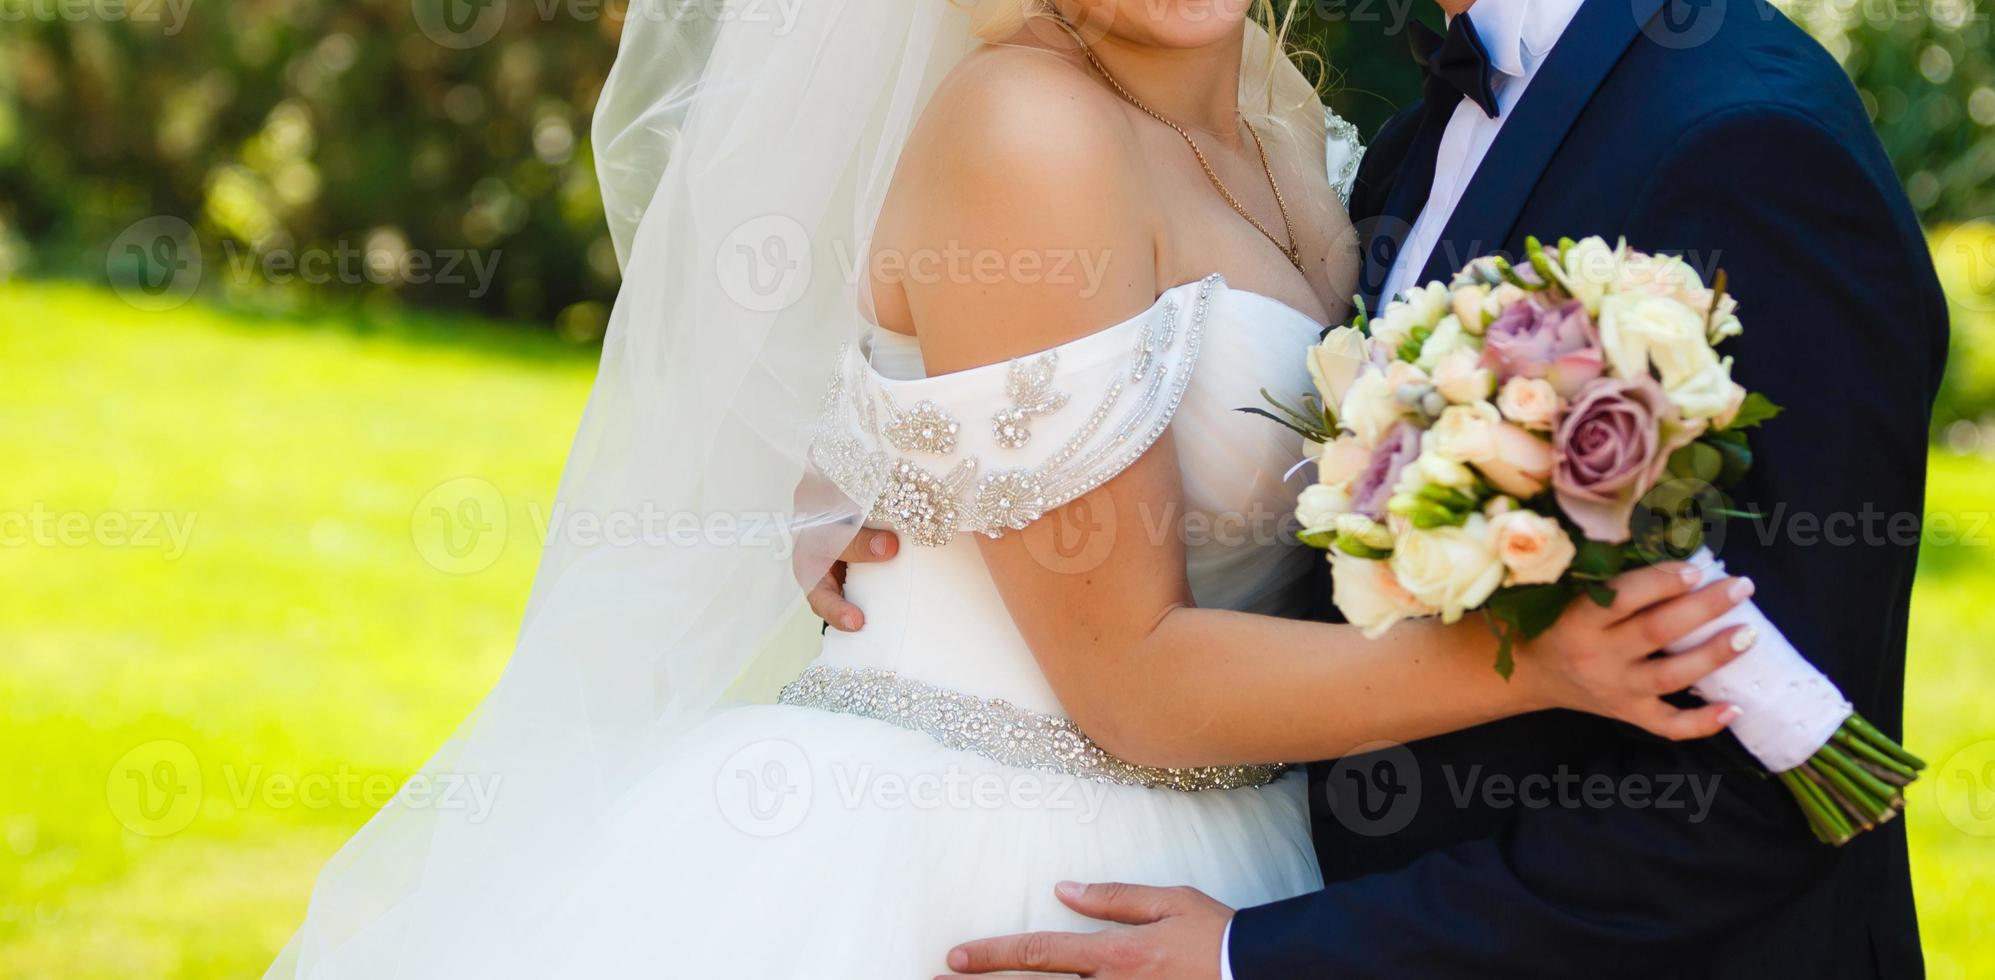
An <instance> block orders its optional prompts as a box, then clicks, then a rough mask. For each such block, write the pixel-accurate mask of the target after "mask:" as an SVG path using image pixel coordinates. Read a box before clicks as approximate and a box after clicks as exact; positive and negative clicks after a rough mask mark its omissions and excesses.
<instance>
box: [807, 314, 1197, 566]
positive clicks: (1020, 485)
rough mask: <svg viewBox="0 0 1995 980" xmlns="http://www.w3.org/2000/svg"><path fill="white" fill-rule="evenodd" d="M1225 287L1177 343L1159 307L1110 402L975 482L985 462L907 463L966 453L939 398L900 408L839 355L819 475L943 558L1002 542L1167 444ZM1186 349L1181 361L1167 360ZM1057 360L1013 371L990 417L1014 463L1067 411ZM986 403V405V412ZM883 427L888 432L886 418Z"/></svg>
mask: <svg viewBox="0 0 1995 980" xmlns="http://www.w3.org/2000/svg"><path fill="white" fill-rule="evenodd" d="M1222 281H1223V280H1221V279H1220V277H1219V276H1216V275H1214V276H1210V277H1207V278H1206V279H1205V280H1204V281H1203V282H1200V283H1199V284H1198V289H1197V291H1196V293H1195V294H1194V297H1195V298H1194V299H1193V300H1192V309H1191V316H1190V317H1189V319H1188V321H1187V322H1186V323H1185V324H1184V330H1183V332H1182V335H1180V332H1179V329H1178V328H1179V323H1178V320H1179V316H1180V314H1181V312H1182V311H1181V309H1180V307H1179V306H1178V304H1177V302H1176V301H1175V300H1174V299H1167V300H1165V301H1163V302H1161V303H1159V304H1158V307H1157V308H1156V309H1155V310H1152V311H1151V313H1150V314H1149V315H1148V316H1146V318H1145V319H1144V320H1143V321H1142V322H1141V323H1139V324H1137V325H1136V330H1135V334H1136V337H1135V343H1134V344H1133V345H1132V349H1131V350H1130V352H1129V354H1128V361H1127V362H1126V363H1127V369H1126V370H1118V371H1117V372H1116V373H1115V374H1113V375H1111V376H1109V377H1108V378H1107V379H1105V383H1102V384H1100V390H1101V396H1100V400H1099V401H1098V402H1096V404H1095V407H1094V409H1093V410H1092V411H1091V412H1090V413H1089V414H1088V417H1087V418H1086V419H1084V420H1082V421H1081V423H1080V426H1079V428H1078V429H1075V430H1074V432H1073V434H1072V435H1071V436H1069V437H1068V438H1067V439H1066V441H1064V442H1062V443H1061V444H1060V445H1059V446H1057V447H1054V448H1052V449H1050V450H1041V451H1040V453H1041V454H1040V456H1039V458H1036V459H1034V460H1033V461H1032V462H1033V463H1034V465H1031V466H1017V465H1011V466H1007V467H1005V468H1002V469H994V471H993V472H991V473H990V474H989V475H987V476H984V477H983V478H981V479H979V478H978V475H977V474H978V472H979V470H980V469H981V463H980V460H979V459H978V457H977V456H975V455H968V456H964V457H963V458H961V459H959V460H957V462H956V464H955V466H954V467H953V468H951V469H950V470H949V471H948V472H947V473H944V474H939V475H938V474H937V473H935V472H934V471H932V470H930V469H929V468H927V467H926V466H923V465H922V464H920V463H917V462H914V461H912V460H910V459H908V458H907V457H905V456H896V455H893V454H892V453H889V452H887V451H886V450H885V449H884V448H882V446H883V444H884V446H886V447H891V448H892V449H893V450H895V451H896V452H899V453H925V454H930V455H937V456H950V455H952V454H954V453H955V452H956V451H957V450H958V449H959V448H960V447H961V437H962V429H961V427H960V426H959V425H958V424H957V421H956V416H955V415H953V414H952V413H951V412H950V411H949V410H948V409H947V408H945V407H944V406H943V405H941V404H939V403H938V402H937V401H935V400H933V399H923V400H921V401H919V402H916V403H915V405H914V407H913V408H912V409H911V410H905V411H904V410H902V409H901V408H900V406H898V405H896V404H894V402H893V399H892V397H891V396H890V395H889V394H888V392H887V391H886V389H885V387H884V386H882V385H880V384H878V383H877V382H872V381H869V380H867V379H866V378H865V377H864V375H863V372H861V371H859V370H857V369H855V368H854V367H853V365H852V364H851V363H850V362H849V360H848V358H847V357H846V356H844V355H843V354H841V356H840V358H839V360H840V364H841V367H840V369H839V370H838V371H837V372H836V373H835V374H834V375H833V377H832V383H831V387H830V389H829V390H828V391H826V393H825V415H824V422H823V426H822V431H821V432H820V434H819V436H818V438H817V439H816V440H815V441H814V442H813V443H812V445H811V455H812V459H813V461H814V462H815V463H816V464H817V467H818V469H820V470H822V471H823V472H824V474H825V475H826V476H827V477H829V478H830V479H831V481H832V482H833V483H835V484H837V485H838V487H839V488H840V489H841V490H842V491H843V492H844V493H845V495H846V496H847V497H849V498H851V499H853V500H855V501H859V502H861V503H862V504H863V503H865V502H867V501H871V502H872V510H871V512H870V513H869V520H871V521H872V522H874V523H877V524H885V525H887V526H890V527H892V528H893V529H894V530H896V531H898V532H899V533H900V534H901V535H902V536H903V537H905V538H907V539H908V540H909V541H911V542H913V543H914V544H917V545H920V546H923V547H930V548H939V547H943V546H945V545H947V544H949V542H950V541H951V540H953V539H954V538H955V536H956V535H958V534H963V533H968V532H976V533H981V534H984V535H986V536H989V537H993V538H995V537H1000V536H1002V535H1003V534H1005V533H1006V532H1008V531H1017V530H1022V529H1024V528H1025V527H1026V526H1027V525H1029V524H1031V523H1032V522H1033V521H1036V520H1038V519H1039V518H1040V517H1042V516H1044V515H1045V514H1046V512H1047V511H1049V510H1052V509H1053V508H1056V507H1058V506H1060V505H1061V504H1064V503H1066V502H1068V501H1070V500H1073V499H1074V498H1076V497H1079V496H1081V495H1082V494H1085V493H1087V492H1089V491H1091V490H1093V489H1095V488H1096V487H1099V486H1101V485H1102V484H1103V483H1106V482H1108V480H1109V479H1110V478H1111V477H1113V476H1115V474H1117V473H1120V472H1122V471H1123V470H1124V469H1127V468H1128V467H1129V465H1130V464H1131V463H1134V462H1135V461H1136V459H1137V457H1139V456H1141V455H1143V453H1144V452H1146V451H1148V450H1149V448H1150V446H1151V445H1153V444H1154V443H1155V442H1156V441H1157V440H1158V439H1159V438H1161V437H1162V436H1163V434H1164V430H1165V429H1167V428H1168V427H1169V426H1170V424H1171V418H1172V417H1173V416H1174V415H1175V414H1176V413H1177V409H1178V405H1179V403H1180V402H1181V401H1183V399H1184V394H1185V388H1186V387H1187V386H1188V385H1189V384H1190V383H1191V375H1192V369H1193V367H1194V366H1195V365H1196V364H1197V362H1198V351H1199V342H1200V338H1201V335H1202V332H1203V329H1204V325H1205V319H1206V313H1207V308H1208V304H1209V303H1210V301H1211V297H1212V291H1213V290H1214V289H1215V288H1217V287H1218V286H1219V285H1220V283H1221V282H1222ZM1174 344H1176V345H1179V349H1178V350H1177V351H1176V354H1177V356H1176V357H1173V358H1167V357H1166V356H1165V355H1166V353H1167V352H1170V351H1171V350H1172V347H1173V345H1174ZM1058 368H1059V355H1058V353H1057V352H1056V351H1048V352H1047V353H1045V354H1041V355H1039V356H1037V357H1033V358H1030V359H1019V360H1014V361H1012V362H1011V363H1010V365H1009V366H1008V367H1007V368H1006V371H1005V386H1004V393H1005V398H1006V401H1007V402H1009V404H1008V405H1007V406H1006V407H1005V408H1001V409H999V410H997V412H996V413H995V415H994V416H993V418H992V421H991V426H992V439H993V441H994V442H995V443H996V445H997V447H998V448H999V449H1000V450H1003V451H1006V452H1015V451H1018V450H1022V449H1024V448H1025V447H1026V446H1027V445H1028V444H1030V443H1031V442H1032V428H1031V423H1032V422H1033V420H1034V419H1041V418H1045V417H1047V416H1050V415H1052V414H1054V413H1056V412H1059V411H1061V410H1062V409H1064V408H1066V406H1067V402H1068V401H1069V398H1068V395H1067V393H1066V392H1064V391H1059V390H1056V389H1055V388H1054V386H1053V383H1054V380H1055V376H1056V375H1057V373H1058ZM986 404H988V402H986ZM883 416H884V421H882V417H883Z"/></svg>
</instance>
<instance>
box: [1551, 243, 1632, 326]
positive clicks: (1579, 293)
mask: <svg viewBox="0 0 1995 980" xmlns="http://www.w3.org/2000/svg"><path fill="white" fill-rule="evenodd" d="M1559 266H1560V270H1559V271H1561V272H1563V273H1565V279H1566V281H1565V285H1566V288H1567V289H1568V290H1570V291H1571V292H1572V298H1573V299H1576V300H1579V301H1580V302H1582V303H1585V304H1586V311H1587V312H1588V313H1596V314H1597V313H1599V312H1600V303H1601V301H1602V299H1603V298H1604V297H1605V296H1606V295H1607V291H1608V290H1609V289H1610V288H1611V287H1613V285H1614V283H1615V281H1616V280H1618V279H1619V278H1620V275H1621V256H1620V254H1619V253H1618V252H1617V251H1616V250H1615V249H1613V248H1610V247H1608V245H1607V242H1606V241H1605V240H1604V239H1601V238H1600V237H1599V236H1594V237H1592V238H1586V239H1582V240H1581V241H1578V242H1574V243H1573V246H1572V247H1571V248H1568V249H1566V250H1565V251H1564V252H1562V253H1560V255H1559Z"/></svg>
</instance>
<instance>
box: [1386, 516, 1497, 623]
mask: <svg viewBox="0 0 1995 980" xmlns="http://www.w3.org/2000/svg"><path fill="white" fill-rule="evenodd" d="M1390 560H1391V564H1392V573H1393V576H1394V577H1395V578H1396V579H1398V581H1399V584H1400V586H1401V587H1403V588H1404V589H1405V590H1406V591H1407V592H1408V593H1410V594H1411V595H1412V596H1413V598H1415V599H1417V600H1419V601H1420V602H1421V603H1422V604H1424V605H1428V606H1432V607H1434V608H1436V609H1439V610H1440V611H1441V618H1442V619H1443V620H1445V621H1447V622H1450V623H1452V622H1455V621H1456V620H1459V619H1461V618H1462V614H1463V613H1465V612H1467V611H1469V610H1470V609H1474V608H1476V607H1477V606H1480V605H1482V604H1483V603H1484V602H1485V601H1487V600H1488V599H1489V595H1490V593H1492V592H1495V591H1496V589H1497V587H1498V586H1500V585H1502V584H1503V576H1504V566H1503V561H1502V559H1501V558H1499V557H1498V556H1497V554H1496V548H1495V541H1494V537H1493V535H1491V534H1490V529H1489V519H1488V518H1486V517H1483V516H1482V515H1481V514H1472V515H1470V516H1469V519H1468V521H1467V522H1466V523H1464V524H1463V525H1462V526H1461V527H1437V528H1430V529H1427V530H1420V529H1415V530H1412V531H1408V532H1407V533H1405V534H1403V535H1400V538H1399V545H1398V547H1397V548H1395V549H1394V550H1393V553H1392V558H1391V559H1390Z"/></svg>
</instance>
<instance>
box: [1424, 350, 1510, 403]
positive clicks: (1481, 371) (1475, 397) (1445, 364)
mask: <svg viewBox="0 0 1995 980" xmlns="http://www.w3.org/2000/svg"><path fill="white" fill-rule="evenodd" d="M1434 389H1435V390H1436V391H1439V392H1440V393H1441V397H1442V398H1446V399H1447V400H1449V401H1451V402H1454V403H1455V404H1457V405H1466V404H1469V403H1470V402H1479V401H1482V400H1483V399H1486V398H1488V397H1489V394H1490V392H1492V391H1494V390H1495V389H1496V375H1495V374H1494V373H1493V372H1491V371H1490V370H1489V369H1488V368H1486V367H1483V366H1482V355H1481V354H1480V353H1478V352H1477V351H1475V350H1472V349H1470V350H1458V351H1455V352H1454V353H1451V354H1449V355H1448V356H1446V357H1444V358H1441V361H1440V363H1438V364H1436V365H1434Z"/></svg>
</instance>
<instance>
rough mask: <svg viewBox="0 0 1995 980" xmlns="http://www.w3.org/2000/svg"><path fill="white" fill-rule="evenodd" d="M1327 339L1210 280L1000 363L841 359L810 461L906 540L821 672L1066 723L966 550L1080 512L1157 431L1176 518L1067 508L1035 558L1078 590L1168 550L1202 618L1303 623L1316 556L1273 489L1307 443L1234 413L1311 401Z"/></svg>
mask: <svg viewBox="0 0 1995 980" xmlns="http://www.w3.org/2000/svg"><path fill="white" fill-rule="evenodd" d="M1318 329H1319V328H1318V326H1317V325H1316V324H1315V323H1314V322H1312V321H1311V320H1310V319H1309V318H1308V317H1305V316H1303V315H1302V314H1300V313H1298V312H1296V311H1295V310H1293V309H1291V308H1290V307H1288V306H1285V305H1283V304H1281V303H1279V302H1276V301H1274V300H1272V299H1268V298H1266V297H1263V296H1260V295H1258V294H1255V293H1249V292H1243V291H1239V290H1233V289H1229V288H1228V287H1227V286H1226V284H1225V283H1224V282H1223V281H1222V280H1220V279H1219V278H1218V277H1217V276H1214V277H1212V278H1210V279H1207V280H1204V281H1202V282H1197V283H1190V284H1187V285H1184V286H1179V287H1177V288H1175V289H1171V290H1169V291H1167V292H1165V293H1164V295H1163V296H1161V297H1160V298H1159V299H1158V300H1157V303H1156V305H1155V306H1153V307H1152V308H1151V309H1149V310H1148V311H1146V312H1144V313H1143V314H1141V315H1139V316H1137V317H1135V318H1132V319H1130V320H1128V321H1126V322H1124V323H1121V324H1117V325H1115V326H1112V327H1109V328H1107V329H1105V330H1102V331H1099V332H1097V333H1094V334H1091V335H1088V336H1086V337H1083V338H1081V339H1079V340H1075V341H1073V342H1071V343H1068V344H1064V345H1062V346H1060V347H1058V348H1055V349H1053V350H1049V351H1045V352H1041V353H1038V354H1034V355H1030V356H1027V357H1022V358H1018V359H1016V360H1013V361H1011V362H1010V363H1008V364H993V365H987V366H985V367H981V368H976V369H972V370H968V371H962V372H957V373H954V374H948V375H942V376H936V377H920V376H899V377H895V376H890V374H902V375H905V374H908V373H910V372H909V368H908V367H907V366H908V365H911V364H914V363H918V359H917V357H916V356H915V355H913V354H912V353H911V352H910V351H909V350H908V348H909V347H911V346H912V341H911V340H907V339H905V338H898V337H880V336H875V337H874V338H872V339H871V341H870V342H869V343H868V344H862V345H858V346H855V347H854V348H852V349H851V350H850V351H848V352H847V354H846V356H845V357H844V359H843V363H842V364H841V365H840V368H839V370H838V376H837V380H836V381H835V383H834V385H833V386H832V391H831V394H830V396H829V398H828V402H827V417H826V420H825V427H824V430H823V433H822V434H821V436H820V437H819V439H818V440H817V442H816V444H815V445H814V447H813V457H814V459H815V461H816V463H817V465H818V467H819V468H820V469H821V470H823V471H824V472H825V473H826V474H827V475H829V476H830V477H831V478H832V479H833V480H834V481H835V482H837V483H838V484H839V485H840V487H841V488H843V489H844V490H845V492H846V493H847V494H848V495H849V496H851V497H852V498H854V499H855V500H860V501H873V502H874V503H873V505H872V509H871V518H870V520H869V523H870V524H872V525H874V526H879V527H891V528H893V529H895V530H896V531H898V532H899V533H900V535H901V538H902V542H903V547H902V549H901V552H900V554H899V555H898V556H896V557H895V558H894V559H893V560H892V561H888V562H884V563H880V564H873V565H863V566H854V567H853V568H851V569H850V571H849V572H848V577H847V580H846V590H847V594H848V595H849V596H850V597H851V598H852V600H853V601H854V602H856V603H857V604H858V605H859V606H860V608H862V609H864V610H865V611H866V625H865V628H864V629H863V630H861V631H859V632H857V633H839V632H837V631H833V632H831V633H830V634H829V635H828V636H827V637H826V639H825V644H824V650H823V653H822V654H821V655H820V657H819V659H818V661H817V665H818V666H820V667H835V668H846V669H854V670H861V669H863V670H869V671H891V672H894V673H895V674H896V675H897V676H899V677H902V678H906V679H909V680H911V681H914V682H917V683H923V684H927V685H933V686H935V687H937V688H941V689H945V690H948V691H951V692H958V693H962V694H968V695H973V696H977V697H983V698H998V699H1003V700H1005V701H1006V702H1008V703H1009V704H1010V705H1014V706H1017V707H1018V708H1021V709H1023V710H1026V711H1031V712H1038V713H1043V714H1046V715H1050V716H1054V717H1064V714H1065V713H1064V712H1063V711H1062V710H1061V708H1060V704H1059V701H1058V699H1057V698H1056V697H1055V696H1054V694H1053V692H1052V691H1051V689H1050V688H1049V686H1048V685H1047V683H1046V681H1045V679H1044V677H1043V676H1042V675H1041V673H1040V671H1039V669H1038V665H1037V664H1036V662H1035V661H1034V659H1033V657H1032V653H1031V651H1030V650H1029V649H1027V647H1026V644H1025V642H1024V640H1023V639H1022V638H1021V637H1020V636H1019V633H1018V630H1017V628H1016V627H1015V626H1014V625H1013V624H1012V621H1011V618H1010V615H1009V614H1008V612H1007V611H1006V609H1005V606H1004V603H1003V601H1002V600H1001V599H1000V597H999V595H998V592H997V589H996V586H995V585H994V584H993V582H992V580H991V576H990V573H989V572H988V571H987V570H986V568H985V566H984V564H983V560H982V555H981V552H980V551H979V550H978V546H977V543H976V540H977V539H976V536H977V535H991V536H996V535H1002V534H1005V533H1008V532H1010V531H1012V530H1014V529H1018V528H1022V527H1024V526H1026V525H1027V524H1028V523H1031V522H1032V521H1034V520H1038V519H1041V518H1042V517H1044V515H1046V514H1048V513H1052V512H1054V511H1055V510H1056V509H1057V508H1059V507H1061V505H1063V504H1066V503H1069V502H1071V501H1074V500H1075V499H1076V498H1078V497H1080V496H1082V495H1084V494H1085V493H1087V492H1088V491H1089V490H1091V489H1093V488H1095V487H1098V486H1100V485H1101V484H1102V483H1104V482H1106V481H1107V480H1109V479H1111V478H1112V477H1114V476H1115V474H1117V473H1119V472H1121V471H1122V469H1123V468H1125V467H1127V466H1128V465H1129V464H1130V463H1131V462H1133V461H1134V460H1135V459H1136V458H1137V457H1139V456H1140V455H1141V454H1142V453H1143V452H1144V451H1145V450H1147V449H1148V448H1149V447H1150V446H1151V445H1152V444H1154V443H1155V441H1156V440H1157V439H1158V438H1160V437H1161V436H1162V435H1163V433H1164V432H1165V431H1166V430H1167V429H1169V430H1170V431H1171V432H1172V434H1173V440H1174V442H1175V447H1176V451H1177V456H1178V460H1179V465H1180V469H1181V471H1182V473H1183V481H1184V482H1183V488H1184V492H1183V498H1182V507H1181V508H1180V509H1179V512H1176V513H1158V514H1154V515H1145V517H1144V519H1143V520H1141V521H1140V522H1138V523H1139V524H1140V525H1141V526H1137V527H1129V526H1121V527H1118V526H1115V523H1116V522H1115V521H1114V519H1113V515H1109V514H1102V513H1094V512H1089V511H1087V509H1086V507H1085V504H1079V505H1076V506H1075V507H1073V508H1068V509H1067V510H1065V511H1062V512H1060V517H1059V519H1061V520H1062V522H1063V523H1062V526H1061V529H1060V530H1061V533H1060V534H1059V535H1056V536H1053V537H1054V538H1055V541H1054V543H1052V544H1049V545H1047V546H1046V547H1045V548H1044V549H1043V550H1044V552H1045V553H1044V554H1037V557H1039V558H1040V559H1041V560H1042V561H1045V562H1047V563H1048V565H1049V567H1052V568H1054V569H1055V570H1058V571H1062V572H1066V573H1070V574H1075V575H1085V574H1086V573H1087V572H1088V571H1089V570H1090V569H1091V568H1092V567H1094V564H1097V563H1099V562H1100V561H1101V559H1102V557H1103V556H1104V555H1105V549H1106V547H1107V546H1108V545H1109V543H1110V542H1111V541H1114V540H1116V539H1118V538H1119V536H1122V535H1142V536H1145V539H1146V540H1147V539H1150V538H1157V539H1159V540H1161V539H1162V536H1165V535H1171V534H1177V535H1181V536H1182V539H1183V541H1184V542H1185V546H1186V548H1185V553H1186V563H1187V569H1186V571H1187V574H1188V577H1189V581H1190V584H1191V587H1192V592H1193V595H1194V597H1195V598H1196V599H1197V601H1198V602H1199V604H1200V605H1203V606H1211V607H1221V608H1229V609H1239V610H1250V611H1256V612H1267V613H1273V614H1294V613H1296V612H1298V611H1299V609H1300V605H1301V602H1302V599H1303V596H1302V595H1301V594H1300V586H1301V583H1302V580H1303V578H1304V576H1305V574H1306V573H1307V570H1308V567H1309V563H1310V556H1309V554H1308V552H1307V550H1306V549H1302V548H1298V547H1294V546H1293V544H1294V539H1293V537H1292V530H1293V528H1292V527H1291V526H1290V524H1289V522H1288V518H1289V514H1290V513H1291V511H1292V510H1293V506H1294V493H1293V489H1294V487H1293V486H1292V485H1289V484H1286V483H1285V482H1284V480H1283V475H1284V473H1285V472H1286V471H1287V470H1288V469H1289V468H1290V467H1291V466H1293V465H1294V464H1295V462H1296V461H1297V460H1298V459H1300V458H1301V455H1302V444H1301V440H1300V439H1299V438H1298V437H1296V436H1295V435H1293V434H1292V433H1290V432H1288V431H1287V430H1285V429H1283V428H1281V427H1280V426H1277V425H1274V424H1273V423H1270V422H1268V421H1267V420H1265V419H1261V418H1257V417H1254V416H1252V415H1248V414H1246V413H1243V412H1240V411H1238V409H1240V408H1242V407H1247V406H1252V405H1257V404H1260V403H1261V396H1260V390H1261V389H1262V388H1264V387H1265V388H1267V389H1269V390H1270V391H1274V392H1284V393H1288V394H1289V395H1290V396H1291V397H1293V395H1295V394H1299V393H1301V392H1303V391H1307V390H1308V389H1309V384H1310V381H1309V377H1308V374H1307V372H1306V370H1305V368H1304V366H1303V358H1302V351H1303V350H1304V349H1305V347H1306V346H1307V345H1308V344H1309V343H1310V342H1311V341H1313V340H1314V339H1315V337H1316V333H1317V331H1318ZM894 365H901V367H899V368H898V369H895V367H894ZM1123 523H1124V524H1127V519H1126V518H1125V519H1123ZM1036 540H1037V539H1036V538H1035V541H1036ZM1035 554H1036V552H1035Z"/></svg>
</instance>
